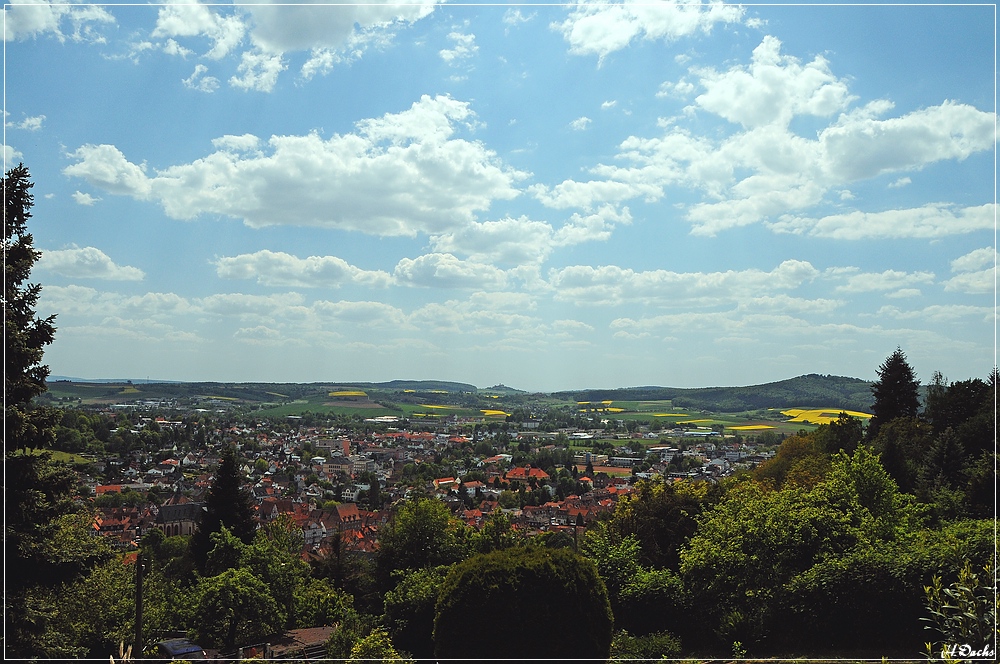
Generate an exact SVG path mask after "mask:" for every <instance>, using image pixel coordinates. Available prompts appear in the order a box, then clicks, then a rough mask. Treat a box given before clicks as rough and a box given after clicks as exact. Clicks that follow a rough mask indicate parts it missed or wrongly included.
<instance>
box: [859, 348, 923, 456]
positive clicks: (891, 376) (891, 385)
mask: <svg viewBox="0 0 1000 664" xmlns="http://www.w3.org/2000/svg"><path fill="white" fill-rule="evenodd" d="M877 373H878V380H877V381H875V384H874V385H872V396H873V397H875V402H874V404H872V413H873V414H874V417H872V419H871V420H870V421H869V422H868V439H869V440H871V439H874V438H875V436H876V435H877V434H878V430H879V428H880V427H881V426H882V425H884V424H888V423H889V422H891V421H892V420H894V419H896V418H897V417H916V416H917V411H918V410H919V409H920V397H919V388H920V382H919V381H918V380H917V378H916V376H915V375H914V373H913V368H912V367H910V365H909V363H908V362H907V361H906V355H905V354H904V353H903V351H902V350H900V349H899V347H898V346H897V347H896V350H895V351H894V352H893V354H892V355H890V356H889V357H887V358H886V360H885V362H883V363H882V364H880V365H879V368H878V371H877Z"/></svg>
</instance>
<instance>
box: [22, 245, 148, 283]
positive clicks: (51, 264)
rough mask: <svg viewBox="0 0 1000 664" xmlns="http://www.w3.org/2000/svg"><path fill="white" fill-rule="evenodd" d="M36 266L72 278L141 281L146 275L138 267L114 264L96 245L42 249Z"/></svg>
mask: <svg viewBox="0 0 1000 664" xmlns="http://www.w3.org/2000/svg"><path fill="white" fill-rule="evenodd" d="M38 268H39V269H42V270H48V271H50V272H55V273H57V274H61V275H63V276H64V277H72V278H86V279H109V280H116V281H141V280H142V279H143V278H144V277H145V276H146V275H145V274H144V273H143V271H142V270H140V269H139V268H136V267H131V266H128V265H116V264H115V262H114V261H112V260H111V258H110V257H109V256H108V255H107V254H105V253H104V252H103V251H101V250H100V249H97V248H96V247H73V248H71V249H48V250H43V251H42V255H41V257H40V258H39V259H38Z"/></svg>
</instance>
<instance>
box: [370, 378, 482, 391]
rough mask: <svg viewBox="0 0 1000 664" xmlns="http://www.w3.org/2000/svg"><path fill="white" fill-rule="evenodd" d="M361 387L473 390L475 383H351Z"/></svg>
mask: <svg viewBox="0 0 1000 664" xmlns="http://www.w3.org/2000/svg"><path fill="white" fill-rule="evenodd" d="M352 385H358V386H362V387H372V388H376V389H379V390H388V391H391V390H414V391H416V392H432V391H435V390H436V391H444V392H475V391H476V390H477V389H479V388H477V387H476V386H475V385H470V384H468V383H452V382H450V381H446V380H390V381H389V382H387V383H352Z"/></svg>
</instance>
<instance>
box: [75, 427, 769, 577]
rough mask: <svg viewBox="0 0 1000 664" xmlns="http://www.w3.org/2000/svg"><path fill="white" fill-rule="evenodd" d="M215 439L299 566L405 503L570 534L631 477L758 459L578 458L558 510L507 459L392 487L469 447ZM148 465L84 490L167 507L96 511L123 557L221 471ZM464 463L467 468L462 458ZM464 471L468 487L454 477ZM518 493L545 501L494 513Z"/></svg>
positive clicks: (402, 435)
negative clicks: (427, 499) (685, 462)
mask: <svg viewBox="0 0 1000 664" xmlns="http://www.w3.org/2000/svg"><path fill="white" fill-rule="evenodd" d="M175 424H178V423H172V422H168V421H165V420H163V419H162V418H161V419H160V421H159V422H158V426H160V427H164V426H173V425H175ZM214 434H215V435H214V436H213V439H214V440H216V441H217V442H225V443H230V442H233V443H236V445H237V448H238V449H239V450H240V454H241V458H242V466H241V471H242V474H243V475H244V476H245V478H246V489H247V490H248V491H249V493H250V495H251V496H252V498H253V504H254V509H255V511H256V514H255V517H256V519H257V521H258V523H260V524H266V523H269V522H271V521H273V520H275V519H277V518H279V517H286V518H287V519H290V520H291V521H292V522H293V523H294V524H295V525H296V526H298V527H299V528H301V530H302V533H303V537H304V542H303V556H305V557H322V556H325V555H329V554H330V552H331V551H333V550H335V549H334V547H337V546H341V547H344V549H346V550H349V551H354V552H358V553H365V554H370V553H373V552H374V551H375V550H376V548H377V539H378V531H379V528H380V527H382V526H383V525H384V524H385V523H386V522H387V521H388V520H389V519H390V518H391V512H392V505H394V504H396V503H397V502H398V501H400V500H405V499H406V498H409V497H411V496H412V495H414V494H415V493H419V494H423V495H429V496H433V497H436V498H438V499H440V500H442V501H443V502H445V504H447V505H448V506H449V508H450V509H451V511H452V512H453V514H454V515H455V516H456V517H457V518H459V519H461V520H462V521H463V522H465V523H466V524H467V525H468V526H470V527H473V528H479V527H481V526H482V524H483V523H484V522H485V521H486V520H487V519H488V518H489V516H490V514H492V513H493V512H495V511H497V510H503V511H504V512H505V513H506V515H507V517H508V518H509V520H510V522H511V524H512V526H513V527H514V528H517V529H518V530H521V531H522V532H525V533H527V534H531V533H537V532H544V531H558V530H564V529H566V530H572V529H574V528H577V527H578V526H579V525H581V524H582V525H587V524H590V523H592V522H593V521H594V520H595V519H597V518H599V516H600V515H601V513H604V512H611V511H613V510H614V508H615V505H616V503H617V500H618V498H619V497H620V496H622V495H627V494H628V493H629V492H630V491H631V484H632V482H633V481H634V479H635V478H637V477H640V478H641V477H652V476H654V475H662V476H665V477H668V478H671V479H674V480H680V479H689V480H696V481H698V480H701V481H713V480H715V479H716V478H718V477H720V476H723V475H726V474H728V473H730V472H732V470H733V468H734V467H735V466H736V465H737V464H753V463H756V462H759V461H761V460H763V459H764V458H765V456H766V455H761V454H757V453H756V451H755V450H753V449H752V448H748V447H747V446H745V445H737V444H735V443H729V442H727V441H726V440H725V439H722V438H717V439H715V442H712V441H709V440H704V441H699V442H697V443H695V444H691V445H685V446H684V447H685V449H684V450H680V449H677V448H674V447H671V446H666V445H661V446H659V447H653V448H649V449H647V450H646V452H645V454H646V459H647V460H649V459H653V460H654V463H652V464H651V466H650V467H649V469H648V470H646V471H644V472H632V473H631V474H629V473H618V472H615V470H617V469H626V468H629V467H630V466H633V465H635V464H636V463H637V462H639V461H642V459H640V458H639V457H638V456H637V455H636V454H633V453H632V450H631V449H630V448H629V447H628V446H620V447H618V448H616V452H617V454H616V455H614V456H609V455H599V454H591V453H589V452H587V453H583V454H581V455H578V456H577V457H576V458H575V459H574V461H575V462H576V464H577V467H578V468H581V467H584V466H585V467H586V468H588V469H591V468H592V469H593V470H594V471H595V472H591V473H590V474H592V475H593V477H589V476H579V477H577V478H576V482H577V483H578V484H577V486H578V487H582V488H583V489H584V490H583V491H578V492H577V493H578V494H579V495H569V496H566V497H565V498H563V499H561V500H560V499H558V497H557V495H556V492H555V491H554V489H553V482H552V480H553V478H550V477H549V474H548V473H546V471H545V470H543V469H541V468H536V467H533V466H530V465H513V464H512V461H513V458H514V457H513V456H512V455H510V454H496V455H493V456H490V457H485V458H478V457H477V458H475V459H474V462H473V464H472V467H469V468H466V467H464V464H463V463H462V462H461V461H455V463H453V465H452V468H454V470H455V476H451V477H439V478H434V479H433V480H429V481H421V482H419V483H418V485H416V486H415V485H414V484H413V483H412V482H411V483H407V482H403V481H402V476H403V469H404V467H406V466H407V464H414V465H415V466H419V465H420V464H422V463H425V464H426V463H432V462H434V461H435V459H437V460H440V459H441V455H442V453H446V452H447V451H448V450H449V449H452V448H459V449H461V448H468V447H469V446H471V445H472V444H473V442H474V441H473V440H472V439H470V438H469V437H468V436H466V435H464V434H460V433H445V432H435V433H431V432H426V431H400V430H392V429H390V430H389V431H386V432H383V433H368V434H367V435H350V434H348V433H347V432H344V431H337V430H328V429H322V428H308V427H299V428H298V429H297V430H295V431H293V432H290V433H275V432H274V431H271V430H270V429H269V428H267V427H266V426H264V425H257V426H249V425H247V426H235V427H230V428H228V429H225V430H223V431H218V432H214ZM529 436H530V438H531V440H532V444H533V445H536V446H539V445H540V447H536V449H544V448H545V447H549V448H553V447H554V445H553V444H548V445H546V443H548V441H547V440H541V441H539V440H538V439H537V438H536V437H535V433H534V432H531V434H529ZM650 453H652V456H649V454H650ZM156 456H157V457H160V458H159V459H158V460H154V457H153V455H150V454H149V453H146V452H136V453H133V454H132V455H131V456H130V457H128V458H127V460H125V461H110V462H107V463H109V464H115V463H118V464H121V466H122V467H121V468H118V469H116V470H117V471H118V472H117V473H116V475H117V476H118V477H121V478H122V480H121V481H119V482H117V483H115V484H103V485H102V484H97V483H96V482H95V483H94V486H93V487H92V488H93V492H94V494H95V495H96V496H102V495H104V494H107V493H109V492H122V491H126V490H129V489H131V490H133V491H138V492H140V494H142V495H146V494H148V493H149V492H155V493H156V494H157V495H158V496H163V495H168V496H169V497H168V498H167V499H166V500H159V501H148V502H140V503H139V504H138V505H135V506H119V507H104V508H100V509H98V510H97V512H96V516H95V520H94V524H93V528H94V533H95V534H96V535H99V536H102V537H106V538H108V539H109V540H110V541H112V542H113V543H114V544H116V545H118V546H120V547H128V546H130V545H132V544H133V543H134V542H135V541H136V540H137V538H139V537H141V535H142V534H143V533H144V532H148V530H149V529H151V528H156V529H159V530H161V531H162V532H163V533H164V534H165V535H167V536H175V535H190V534H191V533H193V532H194V529H195V528H196V526H197V523H198V519H199V515H200V514H201V512H202V510H203V504H204V499H205V496H206V494H207V491H208V489H209V487H210V486H211V483H212V479H213V476H212V474H211V472H212V470H214V468H215V467H216V466H217V464H218V461H219V458H218V454H217V452H214V451H213V450H212V449H211V448H209V449H204V450H200V451H193V452H189V453H183V454H182V453H179V452H178V451H177V450H176V448H174V449H168V450H161V451H160V454H158V455H156ZM465 457H466V458H467V459H468V455H465ZM676 457H680V458H694V459H696V460H697V461H698V466H697V467H696V468H695V469H694V470H687V471H685V472H672V471H671V466H670V464H671V461H673V460H674V459H675V458H676ZM690 465H691V464H689V466H690ZM473 471H474V472H475V473H476V475H475V478H476V479H472V478H471V477H468V478H466V477H463V476H465V475H468V474H469V473H471V472H473ZM604 471H607V472H604ZM481 478H485V481H483V479H481ZM374 482H378V486H377V487H373V486H372V484H373V483H374ZM334 485H336V487H337V489H338V491H337V492H336V495H335V498H336V501H334V500H333V499H332V498H333V497H334V496H333V495H332V494H333V493H334V492H332V491H331V487H332V486H334ZM521 486H523V487H524V488H525V489H535V488H538V487H547V488H548V489H549V492H548V493H549V497H550V498H551V500H549V501H547V502H545V503H544V504H540V505H528V506H525V507H523V508H521V509H517V508H511V507H509V506H508V507H501V506H500V502H499V497H500V494H501V493H502V491H503V490H505V489H511V490H514V491H516V490H517V489H518V488H519V487H521ZM373 488H374V489H375V490H377V491H379V492H381V494H382V495H383V497H384V500H382V501H379V502H380V503H381V505H385V506H386V507H382V508H380V509H378V510H375V511H370V510H368V509H364V507H363V505H362V504H359V503H358V500H359V498H360V497H361V496H362V495H367V494H368V493H369V492H371V491H372V490H373ZM105 502H109V501H105ZM133 502H134V501H133ZM157 503H159V504H157ZM363 504H367V501H365V502H364V503H363Z"/></svg>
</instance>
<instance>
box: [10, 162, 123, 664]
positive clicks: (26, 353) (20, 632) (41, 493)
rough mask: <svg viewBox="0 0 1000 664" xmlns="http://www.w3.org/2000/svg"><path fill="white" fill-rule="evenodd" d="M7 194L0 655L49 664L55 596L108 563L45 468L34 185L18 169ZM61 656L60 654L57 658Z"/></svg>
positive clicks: (53, 471) (72, 484) (68, 491)
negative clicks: (34, 278)
mask: <svg viewBox="0 0 1000 664" xmlns="http://www.w3.org/2000/svg"><path fill="white" fill-rule="evenodd" d="M2 181H3V193H4V240H3V251H4V296H3V298H4V299H3V309H4V359H5V363H4V448H5V449H4V477H5V482H4V563H5V565H4V572H5V574H4V609H5V610H4V613H5V616H6V623H5V637H6V638H5V641H4V655H5V656H7V657H14V658H19V657H39V656H41V657H48V656H52V655H54V654H56V653H55V652H54V651H52V650H51V649H50V648H49V647H48V645H46V644H49V645H51V644H52V642H53V640H52V638H49V637H50V636H51V635H50V632H51V630H52V624H53V620H54V618H55V616H56V613H57V610H58V605H57V602H56V601H54V598H53V595H52V589H53V588H55V587H57V586H58V585H59V584H61V583H65V582H70V581H73V580H74V579H77V578H79V577H80V575H81V574H82V573H84V572H85V571H86V570H87V569H88V568H89V567H90V566H91V565H93V564H95V563H97V562H98V561H100V560H101V559H104V558H106V557H107V556H108V555H109V551H108V550H107V547H106V545H105V544H104V542H103V541H101V540H95V539H94V538H93V537H90V536H89V534H88V531H89V527H88V526H89V519H88V518H87V517H86V515H82V514H78V512H79V508H78V507H77V506H76V504H75V503H74V502H73V500H72V497H73V494H74V493H75V489H76V475H75V474H74V473H73V472H72V471H71V470H69V469H68V468H66V467H65V466H62V465H60V464H56V463H54V462H53V461H52V460H51V455H50V454H49V453H48V452H41V453H40V452H39V451H38V449H37V448H48V447H51V445H52V442H53V441H54V440H55V427H56V424H57V423H58V421H59V416H58V414H57V413H55V411H54V410H53V409H44V408H39V407H35V406H33V405H32V403H31V401H32V399H34V398H35V397H36V396H38V395H39V394H41V393H43V392H44V391H45V389H46V386H45V378H46V377H47V376H48V374H49V368H48V367H47V366H45V365H43V364H42V363H41V362H42V355H43V353H44V347H45V346H46V345H48V344H50V343H52V339H53V338H54V335H55V326H54V325H53V321H54V319H55V317H54V316H49V317H48V318H38V317H37V316H36V315H35V304H36V303H37V302H38V295H39V293H40V292H41V286H39V285H38V284H26V283H25V282H26V281H27V279H28V276H29V275H30V273H31V268H32V266H33V265H34V263H35V261H36V260H38V257H39V256H40V255H41V254H40V253H39V252H38V251H36V250H35V249H34V248H33V247H32V237H31V234H30V233H28V230H27V222H28V219H30V218H31V212H30V210H31V206H32V203H33V197H32V196H31V191H30V190H31V188H32V186H33V185H32V183H31V180H30V176H29V174H28V169H27V168H25V166H24V164H21V165H19V166H17V167H16V168H13V169H11V170H10V171H8V172H7V174H6V175H5V176H4V177H3V179H2ZM60 652H63V651H60Z"/></svg>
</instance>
